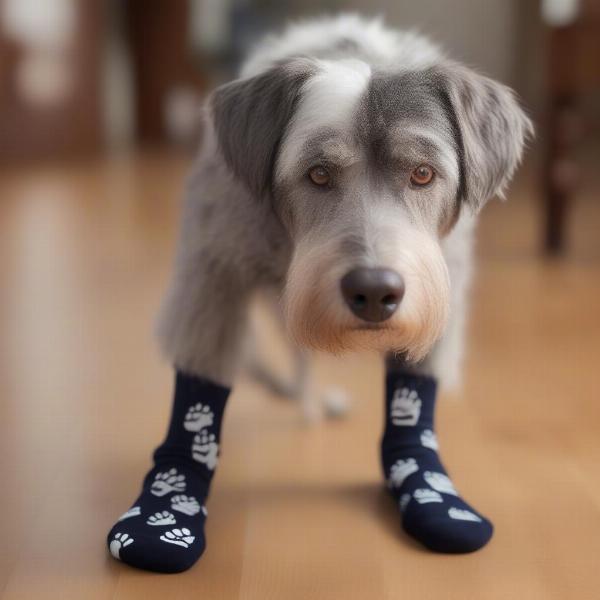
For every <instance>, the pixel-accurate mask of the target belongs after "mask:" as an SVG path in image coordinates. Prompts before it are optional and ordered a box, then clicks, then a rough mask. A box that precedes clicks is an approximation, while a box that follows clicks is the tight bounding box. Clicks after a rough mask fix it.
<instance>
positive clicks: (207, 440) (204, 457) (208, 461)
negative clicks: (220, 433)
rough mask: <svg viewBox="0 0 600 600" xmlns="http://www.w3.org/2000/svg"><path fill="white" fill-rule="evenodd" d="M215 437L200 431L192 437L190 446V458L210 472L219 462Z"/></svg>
mask: <svg viewBox="0 0 600 600" xmlns="http://www.w3.org/2000/svg"><path fill="white" fill-rule="evenodd" d="M215 440H216V438H215V435H214V434H213V433H208V432H207V431H206V430H202V431H200V432H199V433H197V434H196V435H195V436H194V443H193V445H192V457H193V458H194V460H197V461H198V462H200V463H203V464H205V465H206V467H207V468H208V469H210V470H211V471H212V470H213V469H214V468H215V467H216V466H217V462H218V460H219V458H218V454H219V444H217V442H216V441H215Z"/></svg>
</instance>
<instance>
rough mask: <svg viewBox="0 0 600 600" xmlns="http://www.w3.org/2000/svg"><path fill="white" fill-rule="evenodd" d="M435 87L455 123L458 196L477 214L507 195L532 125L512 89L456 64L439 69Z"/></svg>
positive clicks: (530, 134)
mask: <svg viewBox="0 0 600 600" xmlns="http://www.w3.org/2000/svg"><path fill="white" fill-rule="evenodd" d="M435 78H436V87H437V89H438V90H439V91H440V92H441V94H442V100H443V102H444V104H445V105H446V107H447V109H448V111H449V114H450V118H451V120H452V121H453V127H454V130H455V131H454V134H455V138H456V145H457V149H458V152H459V156H460V171H461V182H460V191H459V194H460V196H461V198H462V199H463V200H464V201H466V202H467V203H468V204H469V205H470V206H471V207H472V208H473V209H474V210H479V209H480V208H481V207H482V206H483V204H484V203H485V202H486V201H487V200H488V199H489V198H491V197H492V196H501V197H502V195H503V191H504V188H505V187H506V185H507V184H508V182H509V181H510V179H511V177H512V175H513V173H514V171H515V168H516V167H517V166H518V164H519V162H520V160H521V156H522V153H523V146H524V143H525V141H526V140H527V139H528V138H529V137H531V136H532V135H533V125H532V123H531V121H530V120H529V118H528V117H527V115H526V114H525V113H524V112H523V110H522V109H521V107H520V106H519V104H518V102H517V100H516V99H515V96H514V94H513V92H512V90H510V89H509V88H508V87H506V86H505V85H502V84H500V83H498V82H496V81H493V80H492V79H489V78H487V77H484V76H482V75H479V74H478V73H476V72H475V71H473V70H471V69H468V68H466V67H463V66H462V65H458V64H448V65H445V66H443V67H441V68H439V69H436V75H435Z"/></svg>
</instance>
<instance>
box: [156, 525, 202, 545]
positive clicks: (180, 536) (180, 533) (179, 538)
mask: <svg viewBox="0 0 600 600" xmlns="http://www.w3.org/2000/svg"><path fill="white" fill-rule="evenodd" d="M191 533H192V532H191V531H190V530H189V529H188V528H187V527H182V528H181V529H172V530H171V531H167V532H165V533H163V535H161V536H160V539H161V540H162V541H163V542H167V543H168V544H176V545H177V546H181V547H182V548H189V546H190V544H191V543H192V542H193V541H194V540H195V539H196V537H195V536H193V535H190V534H191Z"/></svg>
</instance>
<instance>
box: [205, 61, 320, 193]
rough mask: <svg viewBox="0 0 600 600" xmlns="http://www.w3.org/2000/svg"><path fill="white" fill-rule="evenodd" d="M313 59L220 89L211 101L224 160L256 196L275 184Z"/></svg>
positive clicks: (237, 81) (286, 64) (288, 64)
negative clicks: (276, 169) (280, 155)
mask: <svg viewBox="0 0 600 600" xmlns="http://www.w3.org/2000/svg"><path fill="white" fill-rule="evenodd" d="M313 71H314V63H313V62H311V61H310V60H308V59H303V58H298V59H294V60H292V61H288V62H286V63H279V64H276V65H275V66H273V67H271V68H270V69H268V70H266V71H264V72H262V73H259V74H258V75H255V76H254V77H249V78H246V79H238V80H235V81H232V82H231V83H227V84H225V85H223V86H221V87H219V88H217V89H216V90H215V91H214V92H213V94H212V97H211V99H210V100H209V105H210V107H211V109H212V115H213V119H214V126H215V132H216V135H217V140H218V143H219V147H220V149H221V152H222V153H223V156H224V158H225V161H226V163H227V165H228V166H229V168H230V169H231V170H232V172H233V173H234V175H235V176H236V177H238V178H239V179H240V180H242V181H243V182H244V183H245V184H246V185H247V186H248V188H249V189H250V191H251V192H253V193H254V194H255V195H257V196H261V195H263V194H265V193H267V192H268V191H270V187H271V178H272V174H273V167H274V164H275V159H276V157H277V151H278V148H279V143H280V141H281V139H282V137H283V134H284V132H285V129H286V127H287V124H288V123H289V121H290V119H291V118H292V116H293V114H294V111H295V108H296V105H297V102H298V98H299V95H300V89H301V88H302V85H303V84H304V82H305V81H306V80H307V79H308V77H309V76H310V75H311V74H312V72H313Z"/></svg>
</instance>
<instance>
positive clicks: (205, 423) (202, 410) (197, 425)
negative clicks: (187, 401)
mask: <svg viewBox="0 0 600 600" xmlns="http://www.w3.org/2000/svg"><path fill="white" fill-rule="evenodd" d="M214 418H215V415H214V414H213V412H212V411H211V410H210V406H207V405H205V404H202V403H201V402H198V404H196V405H195V406H192V407H191V408H190V409H189V410H188V411H187V415H185V419H184V421H183V426H184V428H185V429H187V430H188V431H200V430H201V429H204V428H205V427H210V426H211V425H212V424H213V422H214Z"/></svg>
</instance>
